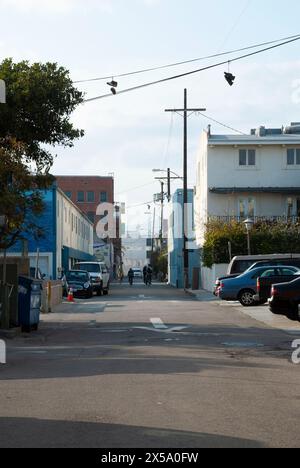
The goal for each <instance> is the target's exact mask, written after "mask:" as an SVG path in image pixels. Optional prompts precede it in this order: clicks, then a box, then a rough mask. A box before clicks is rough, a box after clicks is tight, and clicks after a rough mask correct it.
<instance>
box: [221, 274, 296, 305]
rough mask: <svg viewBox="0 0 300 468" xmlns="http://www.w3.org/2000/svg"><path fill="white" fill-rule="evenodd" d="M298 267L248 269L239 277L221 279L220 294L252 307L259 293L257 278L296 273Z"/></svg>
mask: <svg viewBox="0 0 300 468" xmlns="http://www.w3.org/2000/svg"><path fill="white" fill-rule="evenodd" d="M297 271H298V268H297V267H286V266H271V267H270V266H264V267H259V268H255V269H254V270H250V271H246V272H245V273H243V274H242V275H240V276H238V277H237V278H230V279H224V280H222V281H221V285H220V288H219V290H218V296H219V298H220V299H223V300H225V301H237V300H238V301H240V303H241V304H242V305H243V306H244V307H250V306H253V305H254V304H258V303H257V302H255V295H256V294H257V278H259V277H265V276H267V277H272V276H274V277H278V276H282V275H283V274H284V273H287V272H288V273H290V274H291V275H292V274H293V273H296V272H297Z"/></svg>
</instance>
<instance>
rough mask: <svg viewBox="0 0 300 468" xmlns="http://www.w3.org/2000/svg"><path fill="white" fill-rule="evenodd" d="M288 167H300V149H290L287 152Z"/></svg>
mask: <svg viewBox="0 0 300 468" xmlns="http://www.w3.org/2000/svg"><path fill="white" fill-rule="evenodd" d="M287 165H288V166H300V148H298V149H294V148H289V149H288V150H287Z"/></svg>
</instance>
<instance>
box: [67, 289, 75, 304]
mask: <svg viewBox="0 0 300 468" xmlns="http://www.w3.org/2000/svg"><path fill="white" fill-rule="evenodd" d="M67 301H68V302H75V301H74V294H73V289H72V288H71V289H69V294H68V299H67Z"/></svg>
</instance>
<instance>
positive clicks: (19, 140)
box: [0, 59, 84, 249]
mask: <svg viewBox="0 0 300 468" xmlns="http://www.w3.org/2000/svg"><path fill="white" fill-rule="evenodd" d="M0 79H3V80H4V81H5V83H6V90H7V96H6V97H7V99H6V104H1V105H0V215H4V216H5V218H6V221H7V222H6V225H5V226H4V227H0V248H2V249H4V248H9V247H11V246H12V245H14V243H16V242H17V240H19V239H20V238H21V237H22V233H27V234H31V235H32V236H35V237H41V236H42V234H43V233H42V230H41V227H40V226H39V224H38V216H39V215H40V214H42V212H43V208H44V205H43V200H42V198H43V197H42V192H41V190H43V189H46V188H48V187H49V186H50V185H51V183H52V181H53V178H52V177H51V176H50V175H49V172H50V169H51V166H52V165H53V155H52V154H51V152H50V151H49V149H48V147H51V146H52V147H55V146H57V145H61V146H63V147H72V146H73V145H74V141H75V140H76V139H78V138H81V137H82V136H83V135H84V132H83V130H79V129H76V128H74V126H73V124H72V123H71V121H70V118H71V114H72V112H73V111H74V110H75V109H76V107H77V106H78V105H80V104H81V103H82V102H83V94H82V93H81V92H80V91H78V90H77V89H76V88H75V87H74V86H73V83H72V80H71V79H70V77H69V72H68V71H67V70H66V69H65V68H63V67H59V66H58V65H57V64H56V63H46V64H40V63H35V64H33V65H30V64H29V62H27V61H23V62H20V63H13V61H12V60H11V59H6V60H4V61H3V62H2V63H1V64H0ZM33 171H34V175H33V174H32V172H33ZM28 194H30V196H29V195H28Z"/></svg>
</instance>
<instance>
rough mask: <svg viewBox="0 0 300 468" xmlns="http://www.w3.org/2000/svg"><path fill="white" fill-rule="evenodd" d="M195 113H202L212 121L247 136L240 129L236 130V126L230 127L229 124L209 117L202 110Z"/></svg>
mask: <svg viewBox="0 0 300 468" xmlns="http://www.w3.org/2000/svg"><path fill="white" fill-rule="evenodd" d="M197 114H199V115H202V116H203V117H205V118H206V119H208V120H211V121H212V122H214V123H216V124H218V125H221V126H222V127H225V128H227V129H228V130H232V131H233V132H236V133H239V134H240V135H244V136H248V135H247V133H244V132H242V131H241V130H237V129H236V128H233V127H230V126H229V125H227V124H224V123H222V122H219V121H218V120H216V119H214V118H213V117H210V116H209V115H206V114H203V113H202V112H197Z"/></svg>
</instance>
